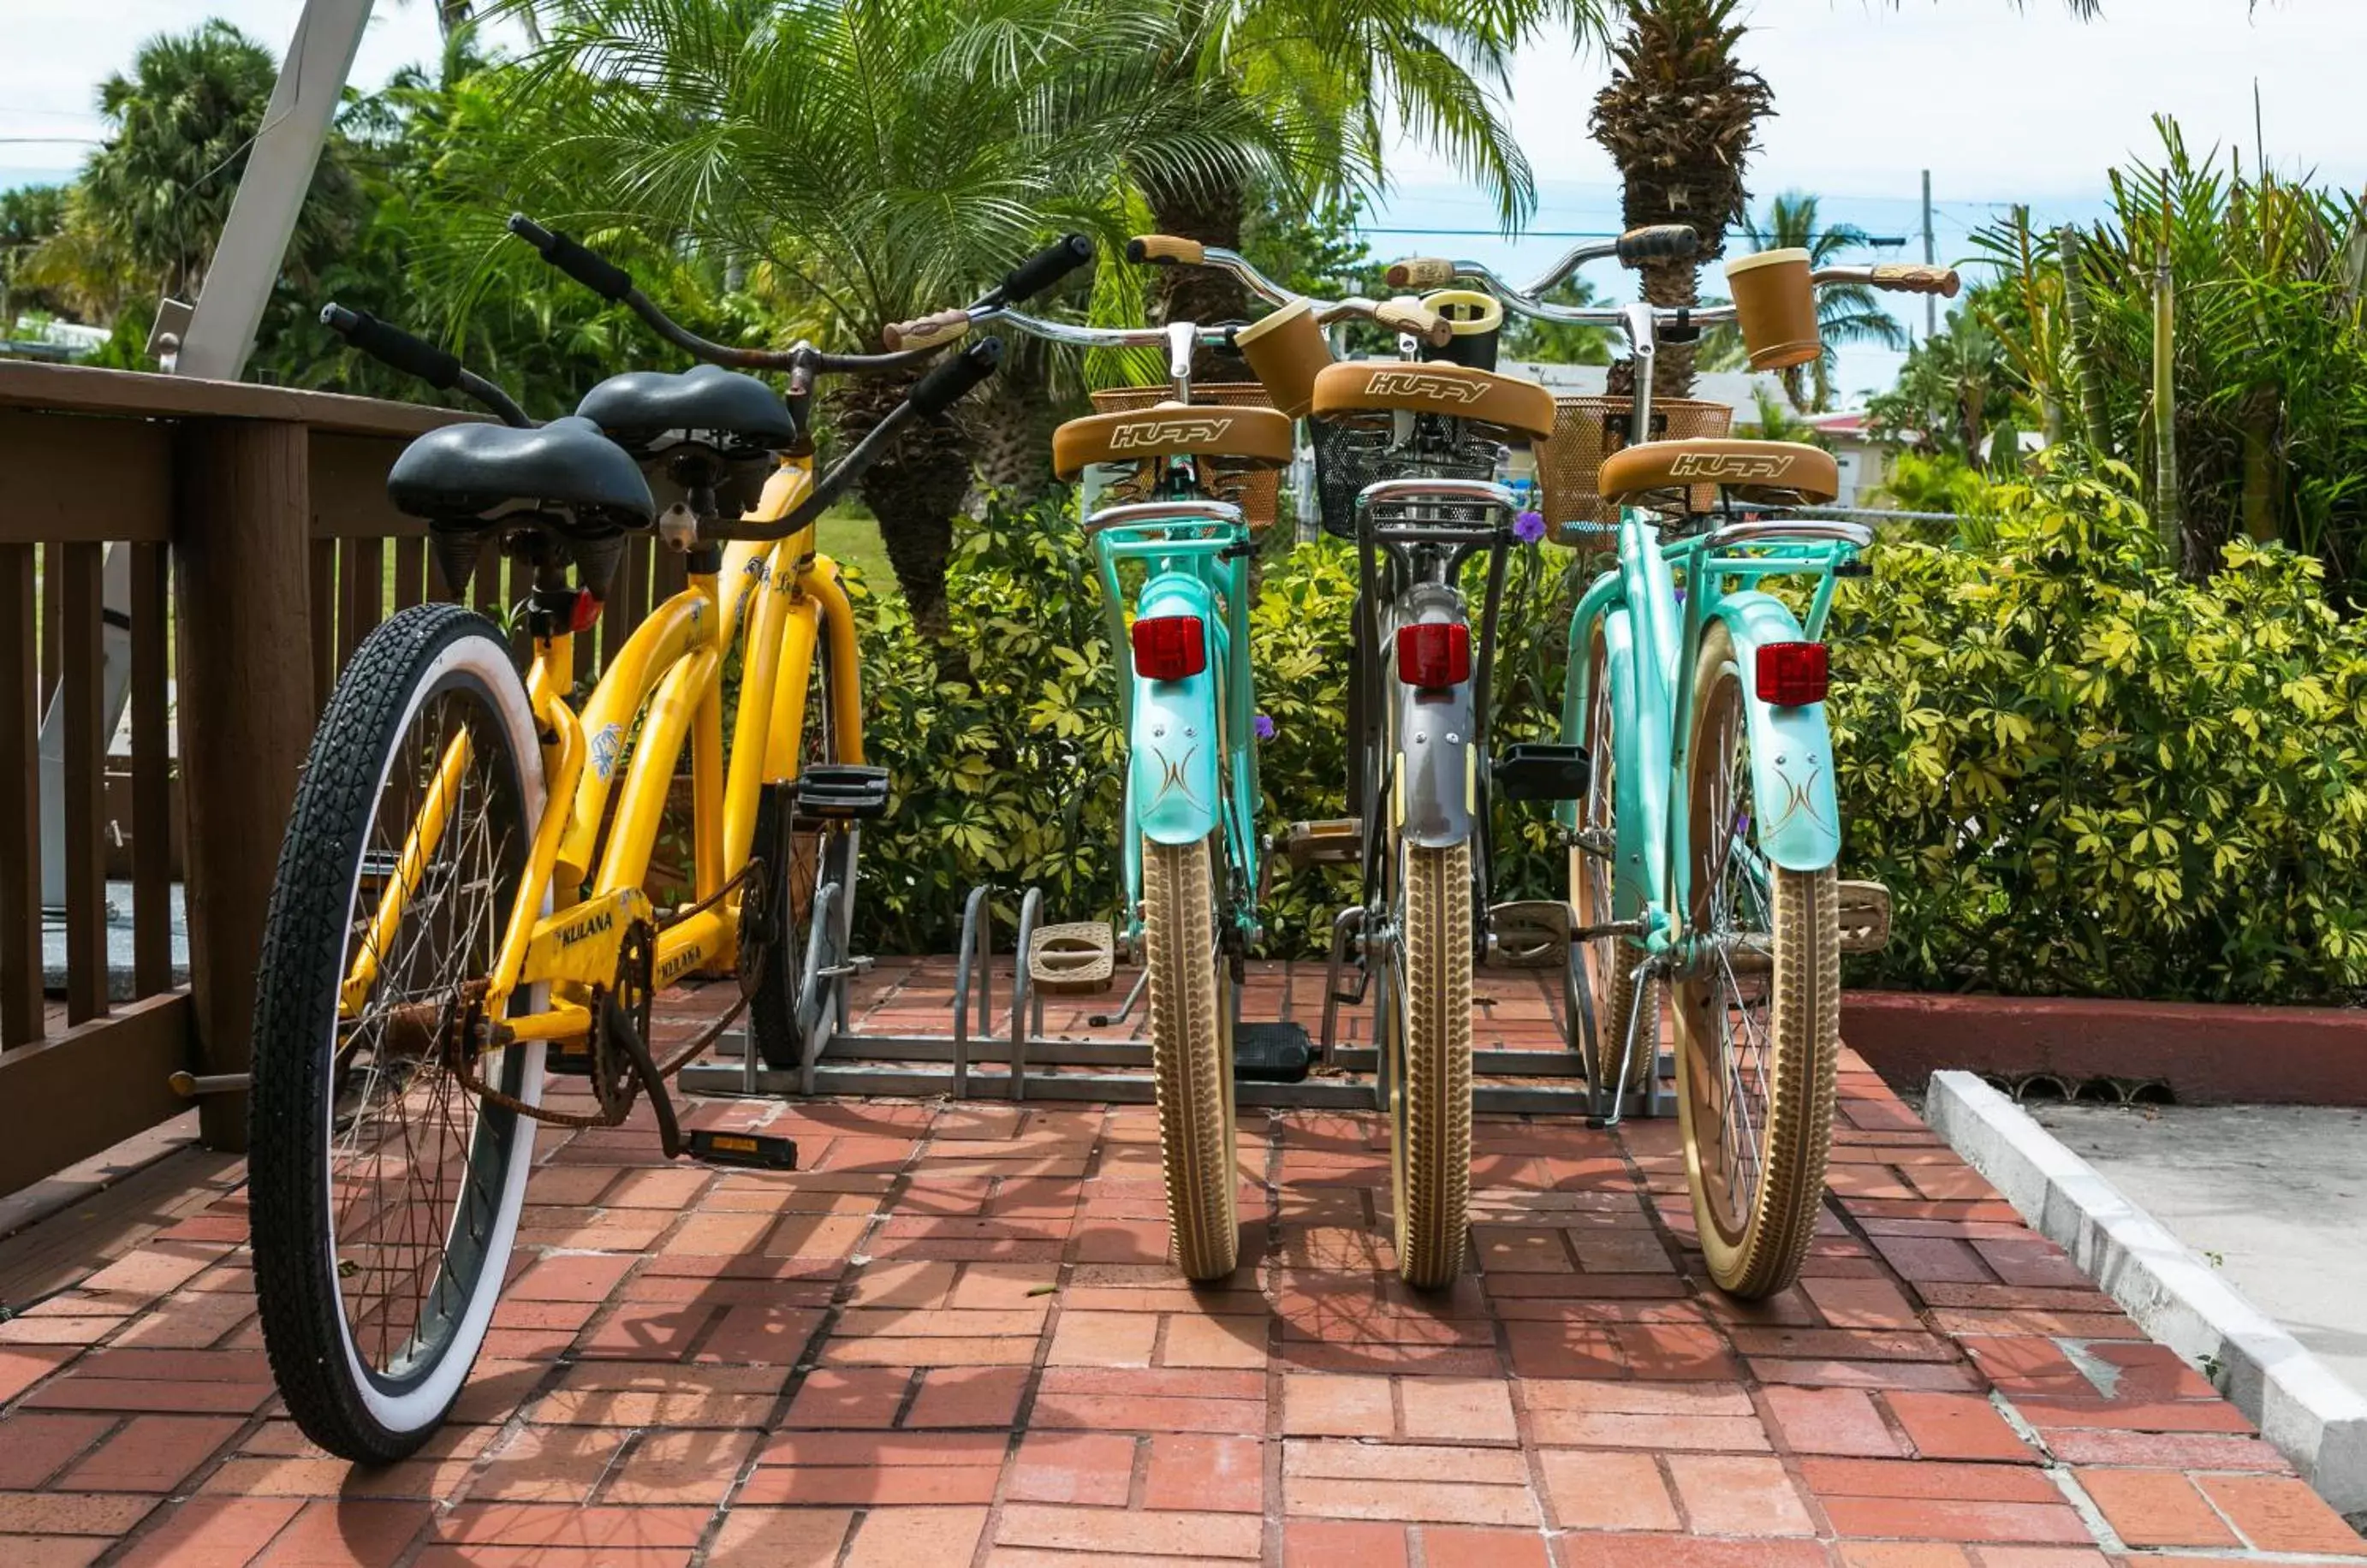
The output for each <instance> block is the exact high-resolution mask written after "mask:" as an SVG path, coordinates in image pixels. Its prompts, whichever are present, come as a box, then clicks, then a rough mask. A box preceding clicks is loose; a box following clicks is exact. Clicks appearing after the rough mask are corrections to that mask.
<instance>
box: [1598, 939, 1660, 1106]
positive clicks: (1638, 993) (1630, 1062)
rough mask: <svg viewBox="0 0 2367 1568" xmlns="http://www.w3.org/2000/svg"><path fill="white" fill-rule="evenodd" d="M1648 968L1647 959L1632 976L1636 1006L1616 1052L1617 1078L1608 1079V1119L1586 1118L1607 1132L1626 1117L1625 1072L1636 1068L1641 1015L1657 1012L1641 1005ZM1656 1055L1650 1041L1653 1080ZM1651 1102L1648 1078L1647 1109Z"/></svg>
mask: <svg viewBox="0 0 2367 1568" xmlns="http://www.w3.org/2000/svg"><path fill="white" fill-rule="evenodd" d="M1651 969H1652V961H1651V960H1650V959H1649V958H1647V959H1645V960H1644V962H1642V963H1641V964H1637V965H1636V973H1635V976H1633V983H1634V986H1635V993H1634V994H1635V998H1636V1003H1635V1005H1634V1006H1633V1007H1631V1008H1629V1009H1628V1010H1627V1040H1626V1043H1625V1044H1624V1045H1622V1046H1621V1047H1620V1050H1619V1072H1618V1075H1617V1076H1616V1077H1614V1078H1613V1079H1612V1080H1611V1113H1610V1114H1609V1115H1607V1116H1595V1117H1590V1118H1589V1119H1588V1125H1589V1126H1593V1127H1600V1128H1603V1130H1604V1131H1606V1132H1607V1131H1609V1130H1610V1129H1612V1128H1614V1127H1616V1126H1618V1125H1619V1123H1620V1122H1621V1121H1622V1120H1624V1119H1625V1116H1626V1113H1627V1073H1628V1070H1629V1069H1630V1068H1631V1067H1633V1066H1635V1062H1636V1037H1637V1035H1638V1034H1640V1033H1642V1032H1643V1029H1644V1015H1645V1014H1646V1013H1647V1012H1648V1011H1657V1010H1656V1009H1648V1008H1647V1007H1645V1005H1644V1002H1645V999H1646V997H1647V996H1648V993H1647V992H1646V991H1645V989H1644V978H1645V976H1647V975H1648V974H1650V973H1651ZM1654 1022H1655V1023H1657V1022H1658V1019H1655V1020H1654ZM1656 1033H1657V1031H1656ZM1659 1054H1660V1042H1659V1040H1658V1039H1657V1038H1655V1039H1654V1040H1653V1042H1652V1055H1653V1056H1654V1058H1655V1060H1654V1061H1653V1064H1652V1075H1653V1077H1655V1078H1657V1077H1659V1070H1660V1067H1659V1060H1658V1057H1659ZM1651 1099H1652V1084H1651V1081H1650V1080H1647V1082H1646V1085H1645V1089H1644V1102H1645V1104H1646V1106H1647V1107H1649V1106H1650V1104H1651Z"/></svg>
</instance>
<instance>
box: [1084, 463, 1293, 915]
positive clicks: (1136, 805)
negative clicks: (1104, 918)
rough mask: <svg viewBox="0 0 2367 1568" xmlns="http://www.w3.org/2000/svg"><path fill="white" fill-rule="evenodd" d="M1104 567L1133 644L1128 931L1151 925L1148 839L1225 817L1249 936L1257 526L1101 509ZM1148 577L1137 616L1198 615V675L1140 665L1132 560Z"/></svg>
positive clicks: (1208, 510) (1108, 591) (1125, 651)
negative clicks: (1201, 631)
mask: <svg viewBox="0 0 2367 1568" xmlns="http://www.w3.org/2000/svg"><path fill="white" fill-rule="evenodd" d="M1087 526H1088V527H1089V528H1090V529H1091V530H1092V534H1093V560H1094V566H1095V569H1096V570H1097V572H1098V573H1099V575H1100V578H1101V585H1102V603H1103V606H1104V615H1105V617H1106V625H1107V626H1108V629H1109V638H1110V645H1111V646H1112V647H1113V648H1115V649H1120V650H1122V651H1121V657H1122V659H1123V660H1124V663H1125V668H1124V670H1123V671H1122V672H1121V673H1120V675H1119V679H1118V693H1119V705H1120V709H1121V714H1120V717H1121V722H1122V723H1123V724H1124V725H1125V727H1126V732H1127V784H1126V808H1125V812H1124V818H1125V820H1124V825H1123V829H1122V831H1123V833H1124V835H1125V847H1124V852H1123V857H1122V859H1123V865H1124V874H1125V881H1126V919H1125V933H1126V939H1127V942H1129V943H1132V942H1137V941H1138V940H1139V939H1140V937H1141V935H1142V840H1144V839H1145V838H1148V839H1150V840H1151V841H1152V842H1154V843H1161V844H1190V843H1197V842H1198V841H1200V840H1203V839H1206V837H1208V835H1209V834H1211V833H1213V832H1215V831H1216V830H1217V829H1218V828H1219V827H1221V828H1222V829H1223V830H1224V852H1225V861H1226V863H1227V864H1228V865H1229V867H1230V868H1231V873H1232V874H1231V875H1230V876H1229V879H1228V880H1229V884H1230V886H1229V889H1228V894H1229V897H1227V899H1226V905H1227V918H1228V919H1229V920H1230V921H1231V923H1232V926H1233V928H1234V930H1235V931H1236V933H1237V934H1238V936H1239V937H1240V942H1242V943H1243V944H1246V943H1248V942H1254V941H1255V940H1256V939H1257V936H1258V934H1259V930H1258V922H1257V886H1258V860H1257V853H1258V845H1257V835H1256V831H1255V826H1256V820H1257V805H1258V778H1257V749H1256V740H1255V731H1254V727H1255V724H1256V696H1255V691H1254V687H1253V685H1252V683H1251V673H1250V624H1249V559H1248V555H1249V550H1250V548H1251V543H1250V531H1249V527H1248V525H1246V524H1245V523H1243V522H1242V521H1241V515H1240V510H1239V509H1238V508H1236V507H1232V506H1228V505H1224V504H1222V503H1216V502H1200V501H1188V500H1187V501H1173V502H1143V503H1140V504H1137V505H1131V506H1114V507H1110V508H1108V509H1106V510H1104V511H1102V512H1098V513H1094V514H1093V517H1092V518H1091V519H1090V520H1089V521H1088V524H1087ZM1129 561H1139V562H1141V563H1142V564H1143V566H1144V568H1145V569H1146V570H1147V573H1148V575H1147V576H1146V578H1145V579H1144V581H1143V584H1142V587H1141V590H1140V592H1138V594H1137V595H1136V596H1135V600H1134V616H1133V617H1132V618H1139V617H1141V616H1145V615H1193V616H1196V617H1198V618H1199V620H1200V623H1201V625H1202V626H1203V627H1204V628H1205V633H1206V650H1207V657H1206V664H1205V667H1204V668H1203V669H1202V670H1201V671H1200V672H1199V673H1198V674H1196V675H1192V676H1187V677H1185V678H1184V679H1183V680H1179V681H1154V680H1151V679H1149V678H1147V677H1145V676H1144V675H1142V674H1140V673H1139V672H1138V671H1137V670H1136V669H1135V668H1134V653H1133V644H1132V641H1131V639H1130V638H1129V637H1128V636H1127V630H1128V625H1129V620H1130V617H1129V616H1128V615H1127V597H1126V592H1125V586H1124V583H1123V581H1122V580H1121V579H1120V577H1119V573H1118V569H1119V567H1120V565H1121V564H1122V563H1125V562H1129Z"/></svg>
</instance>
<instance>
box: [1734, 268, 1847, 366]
mask: <svg viewBox="0 0 2367 1568" xmlns="http://www.w3.org/2000/svg"><path fill="white" fill-rule="evenodd" d="M1808 270H1809V268H1808V253H1807V252H1806V251H1802V250H1784V251H1761V252H1760V253H1759V254H1757V255H1750V256H1744V257H1742V258H1741V259H1740V260H1738V261H1731V262H1728V263H1727V264H1726V287H1727V292H1729V293H1731V294H1732V295H1733V296H1734V311H1735V315H1736V316H1737V317H1738V318H1739V320H1740V321H1741V323H1742V341H1743V344H1744V345H1745V346H1746V347H1748V348H1749V349H1750V367H1751V368H1752V369H1753V370H1786V369H1789V368H1791V367H1793V366H1795V365H1806V364H1809V363H1811V362H1813V361H1814V360H1815V359H1816V358H1817V357H1818V355H1821V354H1823V353H1824V351H1825V345H1824V342H1823V340H1822V339H1821V338H1819V337H1818V335H1817V288H1816V285H1815V284H1813V283H1811V282H1810V281H1809V280H1808Z"/></svg>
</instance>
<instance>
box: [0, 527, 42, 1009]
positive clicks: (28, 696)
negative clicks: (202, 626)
mask: <svg viewBox="0 0 2367 1568" xmlns="http://www.w3.org/2000/svg"><path fill="white" fill-rule="evenodd" d="M33 598H34V594H33V547H32V546H30V545H0V759H5V760H6V766H0V1051H5V1050H6V1049H8V1048H9V1047H10V1046H13V1045H24V1044H28V1043H31V1042H33V1041H36V1040H39V1039H40V1037H41V833H40V821H41V812H40V802H39V801H38V800H37V799H36V798H35V797H34V784H35V781H36V780H37V779H39V778H40V767H39V765H38V763H37V761H36V752H35V740H34V736H35V733H36V732H37V731H38V730H39V729H40V706H39V701H40V699H39V696H38V693H39V691H40V670H39V668H38V666H39V664H40V660H39V658H38V657H37V655H38V651H39V643H40V639H39V638H38V637H35V636H34V633H33Z"/></svg>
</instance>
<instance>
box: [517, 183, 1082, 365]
mask: <svg viewBox="0 0 2367 1568" xmlns="http://www.w3.org/2000/svg"><path fill="white" fill-rule="evenodd" d="M509 230H510V232H511V233H513V234H515V235H516V236H517V237H518V238H519V239H521V240H524V241H525V242H526V243H527V244H529V245H532V246H533V247H534V248H535V250H536V251H538V253H540V254H541V256H542V259H543V260H545V261H547V262H549V264H550V265H552V266H555V267H557V268H558V269H559V270H560V271H561V272H563V273H565V274H566V275H567V276H570V277H572V278H573V279H574V280H575V281H576V282H578V283H580V284H582V285H583V287H585V288H589V289H591V290H592V291H593V292H594V293H595V294H597V295H599V296H600V297H601V298H603V299H613V300H616V301H617V302H618V303H620V304H622V305H625V306H627V307H628V308H629V309H630V310H632V312H633V314H635V315H637V316H639V317H640V319H641V320H642V321H646V322H648V323H649V326H650V329H651V331H652V332H654V333H657V334H658V336H660V337H662V338H663V339H665V340H666V342H668V343H670V344H674V346H675V347H676V348H678V349H681V350H682V351H683V352H684V353H685V354H687V355H690V356H691V357H692V358H693V359H703V360H705V361H707V362H708V364H710V365H728V366H730V367H732V368H733V369H736V370H787V371H789V372H791V373H792V374H801V375H803V376H807V377H811V376H818V375H820V376H832V375H858V376H867V375H878V374H882V373H884V372H887V371H890V370H903V369H909V368H911V367H912V366H915V365H917V364H919V363H920V362H921V361H922V360H923V359H925V358H927V357H928V355H930V354H931V353H933V352H934V350H935V349H936V348H937V347H938V346H940V345H939V344H928V345H926V346H924V347H920V348H915V349H912V350H909V351H907V352H904V353H900V354H824V353H822V352H821V350H820V349H818V348H816V347H814V346H813V345H812V344H806V343H800V344H792V345H791V346H789V347H787V348H735V347H734V346H732V345H731V344H724V343H715V342H712V341H710V340H708V339H707V338H703V337H700V336H699V335H698V334H697V333H694V332H692V331H691V330H690V329H689V328H687V327H685V326H684V325H683V324H682V323H681V322H679V321H675V320H674V318H673V317H671V316H669V315H667V314H666V313H665V312H664V311H663V310H659V309H658V307H657V305H656V303H655V302H654V301H653V300H651V299H650V297H649V296H648V295H646V294H643V293H642V292H641V291H640V289H639V288H635V287H634V286H633V279H632V275H631V274H629V273H628V272H626V271H625V269H624V268H622V267H620V266H618V265H616V264H615V263H614V262H611V261H609V260H607V259H606V258H605V257H603V256H601V255H599V254H596V253H595V252H593V251H591V250H589V249H587V248H586V247H585V246H583V244H582V243H578V242H577V241H575V240H573V239H572V238H570V237H569V236H567V235H565V234H562V233H560V232H558V231H556V230H551V229H546V228H544V227H543V226H542V225H541V224H539V223H537V222H536V221H535V220H533V219H531V218H528V217H527V215H526V214H525V213H523V212H514V213H512V214H510V220H509ZM1044 259H1045V258H1044V257H1043V256H1040V255H1039V256H1037V257H1036V258H1035V260H1033V261H1030V262H1028V263H1025V264H1024V265H1022V266H1021V267H1020V268H1018V269H1017V270H1016V271H1014V273H1013V274H1012V275H1011V276H1009V277H1006V278H1005V279H1004V280H1003V282H1004V285H1005V287H1008V286H1009V285H1010V284H1011V283H1012V282H1013V281H1014V280H1016V281H1022V282H1025V278H1024V277H1023V276H1022V275H1023V274H1025V273H1026V272H1027V270H1028V268H1030V267H1035V266H1037V265H1039V264H1041V263H1042V262H1043V261H1044ZM1072 265H1073V264H1072ZM1063 270H1065V268H1064V269H1063ZM1055 276H1057V275H1055ZM1036 287H1037V288H1041V287H1043V285H1042V284H1041V283H1038V284H1036Z"/></svg>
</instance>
